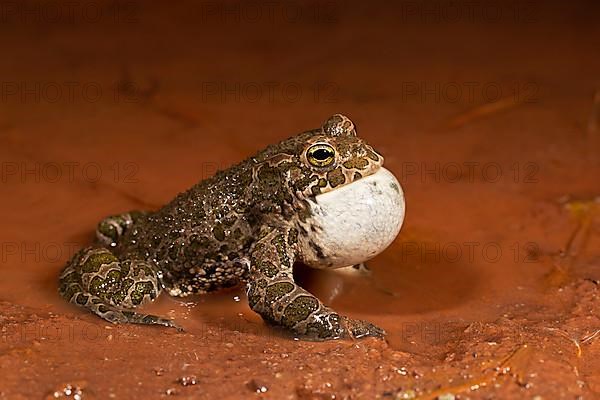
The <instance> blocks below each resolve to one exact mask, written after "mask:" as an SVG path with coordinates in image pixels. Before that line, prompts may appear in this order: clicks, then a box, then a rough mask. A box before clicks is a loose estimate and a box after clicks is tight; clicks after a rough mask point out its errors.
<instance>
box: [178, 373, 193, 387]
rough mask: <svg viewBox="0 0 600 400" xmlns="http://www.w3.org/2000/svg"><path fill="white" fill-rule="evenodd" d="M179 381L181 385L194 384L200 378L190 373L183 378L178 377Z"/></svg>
mask: <svg viewBox="0 0 600 400" xmlns="http://www.w3.org/2000/svg"><path fill="white" fill-rule="evenodd" d="M177 382H179V384H180V385H181V386H192V385H195V384H197V383H198V380H197V379H196V376H194V375H190V376H182V377H181V378H179V379H177Z"/></svg>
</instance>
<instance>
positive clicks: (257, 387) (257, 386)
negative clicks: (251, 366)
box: [246, 379, 269, 393]
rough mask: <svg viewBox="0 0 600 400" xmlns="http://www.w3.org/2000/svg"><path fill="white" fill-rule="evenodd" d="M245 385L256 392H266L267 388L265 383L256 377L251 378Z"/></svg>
mask: <svg viewBox="0 0 600 400" xmlns="http://www.w3.org/2000/svg"><path fill="white" fill-rule="evenodd" d="M246 385H247V386H248V388H249V389H250V390H252V391H253V392H256V393H266V392H267V391H268V390H269V388H268V387H267V385H265V384H264V383H263V382H261V381H259V380H256V379H252V380H251V381H249V382H248V383H247V384H246Z"/></svg>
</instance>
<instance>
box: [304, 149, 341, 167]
mask: <svg viewBox="0 0 600 400" xmlns="http://www.w3.org/2000/svg"><path fill="white" fill-rule="evenodd" d="M306 158H307V160H308V162H309V163H311V165H314V166H315V167H327V166H329V165H331V164H333V162H334V161H335V150H334V149H333V147H331V146H330V145H328V144H315V145H313V146H311V147H310V148H309V149H308V151H307V152H306Z"/></svg>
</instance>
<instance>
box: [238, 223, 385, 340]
mask: <svg viewBox="0 0 600 400" xmlns="http://www.w3.org/2000/svg"><path fill="white" fill-rule="evenodd" d="M295 234H296V233H295V231H294V230H293V229H290V230H285V229H281V228H278V229H272V230H270V231H269V232H268V233H267V234H266V235H265V236H263V237H262V238H261V239H260V240H259V241H258V243H257V244H256V246H255V247H254V249H253V251H252V255H251V261H250V279H249V281H248V286H247V292H248V301H249V303H250V307H251V308H252V309H253V310H254V311H256V312H257V313H259V314H260V315H261V316H262V317H263V319H264V320H266V321H267V322H270V323H273V324H275V325H281V326H283V327H285V328H287V329H289V330H291V331H292V332H293V333H294V334H297V335H299V336H301V337H304V338H307V339H316V340H328V339H339V338H345V337H352V338H361V337H365V336H375V337H382V336H383V335H384V334H385V332H384V331H383V330H382V329H381V328H378V327H377V326H375V325H373V324H371V323H369V322H367V321H360V320H352V319H349V318H347V317H344V316H341V315H339V314H338V313H336V312H335V311H333V310H332V309H330V308H329V307H326V306H325V305H324V304H322V303H321V302H320V301H319V299H317V298H316V297H315V296H313V295H312V294H310V293H309V292H307V291H306V290H304V289H303V288H301V287H300V286H298V285H297V284H296V283H295V282H294V276H293V271H292V267H293V264H294V260H295V258H296V247H295V246H296V245H295V240H294V237H295Z"/></svg>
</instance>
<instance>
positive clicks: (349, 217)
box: [303, 168, 405, 268]
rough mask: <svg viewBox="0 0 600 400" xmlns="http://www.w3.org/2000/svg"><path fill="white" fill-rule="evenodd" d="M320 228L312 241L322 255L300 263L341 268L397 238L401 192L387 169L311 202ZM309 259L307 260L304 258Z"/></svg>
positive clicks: (366, 257) (401, 211) (401, 217)
mask: <svg viewBox="0 0 600 400" xmlns="http://www.w3.org/2000/svg"><path fill="white" fill-rule="evenodd" d="M311 207H312V213H313V219H314V222H315V223H316V225H318V226H320V228H321V229H317V231H316V232H313V233H312V234H311V238H310V239H311V240H312V242H313V243H314V244H317V245H318V246H319V247H320V248H321V250H322V252H321V254H320V257H317V256H316V255H315V254H314V253H313V254H312V255H309V254H306V255H305V259H304V260H303V261H304V262H305V263H306V264H308V265H310V266H311V267H314V268H340V267H347V266H349V265H353V264H359V263H361V262H364V261H367V260H369V259H371V258H373V257H375V256H376V255H377V254H379V253H381V252H382V251H383V250H385V248H386V247H388V246H389V245H390V244H391V243H392V241H394V239H395V238H396V236H397V235H398V233H399V232H400V228H401V227H402V222H403V221H404V212H405V201H404V193H403V191H402V187H401V186H400V183H399V182H398V180H397V179H396V177H395V176H394V175H393V174H392V173H391V172H390V171H388V170H387V169H385V168H380V169H379V170H378V171H377V172H376V173H374V174H372V175H369V176H366V177H364V178H361V179H358V180H357V181H354V182H352V183H350V184H347V185H345V186H342V187H340V188H337V189H335V190H332V191H330V192H327V193H323V194H320V195H317V196H316V198H315V202H311ZM306 258H308V259H306Z"/></svg>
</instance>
